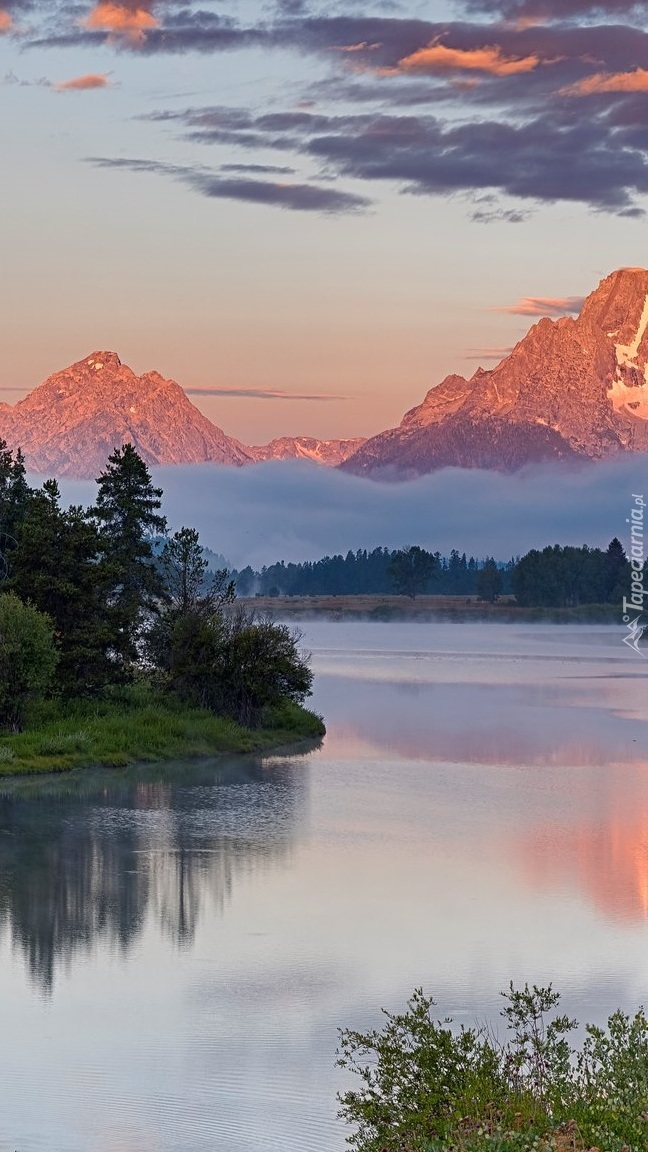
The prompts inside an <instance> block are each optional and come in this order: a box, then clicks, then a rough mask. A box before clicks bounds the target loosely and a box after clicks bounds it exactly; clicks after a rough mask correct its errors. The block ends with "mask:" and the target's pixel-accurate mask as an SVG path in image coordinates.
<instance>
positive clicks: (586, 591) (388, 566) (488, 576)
mask: <svg viewBox="0 0 648 1152" xmlns="http://www.w3.org/2000/svg"><path fill="white" fill-rule="evenodd" d="M230 576H231V579H232V580H233V582H234V583H235V585H236V589H237V592H238V594H239V595H241V596H254V595H260V596H355V595H363V596H368V595H389V594H393V593H397V594H401V595H407V596H411V597H414V596H416V595H423V594H432V595H438V596H476V597H478V598H479V599H481V600H486V601H491V602H493V601H496V600H498V599H499V597H500V596H502V595H514V596H515V598H516V601H517V603H518V604H519V605H520V606H521V607H525V608H534V607H540V608H576V607H578V606H579V605H583V604H612V603H619V604H620V603H621V602H622V600H623V596H624V595H625V594H627V593H628V590H629V588H630V586H631V583H632V576H631V571H630V564H629V562H628V559H627V557H626V555H625V552H624V550H623V546H622V545H621V543H620V541H619V540H617V539H616V538H615V539H614V540H612V542H611V543H610V545H609V547H608V548H607V550H605V551H604V550H602V549H600V548H590V547H588V546H587V545H583V546H582V547H580V548H576V547H571V546H567V547H561V546H560V545H558V544H555V545H553V546H550V547H547V548H544V549H543V550H542V551H538V550H537V549H533V550H532V551H530V552H528V553H527V554H526V555H525V556H523V557H522V558H521V559H512V560H509V561H507V562H506V563H502V562H496V561H495V560H494V559H493V558H492V557H486V558H485V559H476V558H475V557H474V556H471V557H469V558H467V557H466V554H465V552H464V553H463V554H460V553H459V552H458V551H456V550H453V551H452V552H451V553H450V556H449V557H443V556H441V555H440V553H439V552H434V553H432V552H427V551H425V549H423V548H419V547H416V546H414V547H409V548H401V549H393V550H390V549H388V548H375V549H374V550H373V551H371V552H368V551H366V550H360V551H357V552H347V554H346V556H342V555H337V556H325V557H324V558H323V559H322V560H316V561H307V562H306V563H303V564H286V563H284V561H283V560H282V561H280V562H279V563H277V564H272V565H271V566H270V567H267V568H262V569H261V571H260V572H255V571H254V570H253V569H252V568H249V567H248V568H244V569H243V570H242V571H240V572H239V571H236V570H234V571H232V572H231V573H230Z"/></svg>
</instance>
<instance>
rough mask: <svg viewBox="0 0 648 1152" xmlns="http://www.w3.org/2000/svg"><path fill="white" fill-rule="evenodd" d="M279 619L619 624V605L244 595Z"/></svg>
mask: <svg viewBox="0 0 648 1152" xmlns="http://www.w3.org/2000/svg"><path fill="white" fill-rule="evenodd" d="M237 603H239V604H244V605H245V606H246V607H247V608H250V609H256V610H257V611H258V612H260V613H261V614H263V615H269V616H273V617H274V618H275V619H276V620H309V619H310V620H313V619H323V620H377V621H382V620H386V621H389V620H418V621H421V622H424V621H432V622H434V621H451V622H456V623H458V624H462V623H469V622H470V621H483V620H485V621H494V622H497V623H500V624H534V623H543V624H619V623H620V618H621V611H620V606H617V605H615V604H581V605H579V606H578V607H577V608H520V607H518V605H517V604H516V603H515V600H514V598H513V597H512V596H502V597H501V599H500V600H498V601H497V602H496V603H494V604H488V603H486V602H485V601H482V600H478V599H477V598H476V597H475V596H417V597H416V599H415V600H411V599H410V598H409V597H408V596H274V597H273V596H256V597H254V598H253V599H248V600H239V601H237Z"/></svg>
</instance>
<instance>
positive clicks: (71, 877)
mask: <svg viewBox="0 0 648 1152" xmlns="http://www.w3.org/2000/svg"><path fill="white" fill-rule="evenodd" d="M305 640H306V643H307V644H308V645H309V647H310V648H311V649H312V650H313V653H314V657H313V659H314V667H315V671H316V698H315V706H316V707H317V708H318V709H319V710H320V711H322V712H323V713H324V715H325V717H326V720H327V724H328V728H329V735H328V737H327V739H326V741H325V743H324V746H323V747H322V748H321V749H319V750H317V751H315V752H311V753H308V754H305V753H304V754H300V755H296V756H291V757H272V758H270V759H264V760H254V759H250V760H237V761H218V762H214V763H211V764H208V765H202V766H200V767H198V768H197V767H196V766H192V767H189V768H187V767H182V766H174V767H171V768H163V769H161V770H159V771H153V770H151V769H147V770H146V771H139V772H133V773H113V774H101V775H95V774H85V775H82V776H80V777H76V778H74V779H70V780H66V781H60V782H56V783H53V784H52V785H51V786H47V787H44V786H43V784H42V782H41V783H39V784H38V786H35V785H34V784H32V783H29V782H25V783H22V782H21V783H20V784H18V785H6V784H5V785H3V786H2V787H1V788H0V1029H1V1035H2V1043H1V1044H0V1152H13V1150H14V1149H17V1150H18V1152H275V1150H276V1152H293V1150H294V1152H308V1150H311V1149H312V1150H313V1152H315V1150H316V1152H339V1150H341V1149H342V1148H343V1147H344V1135H345V1133H344V1131H343V1130H342V1129H341V1127H340V1126H339V1123H338V1121H336V1119H335V1112H336V1104H335V1093H336V1090H337V1089H338V1088H340V1087H341V1086H342V1084H343V1081H342V1078H341V1072H340V1070H339V1069H336V1068H335V1064H334V1059H335V1047H336V1039H337V1037H336V1029H337V1027H338V1026H339V1025H353V1026H359V1027H365V1026H369V1025H371V1024H373V1023H377V1022H378V1021H379V1018H380V1017H379V1009H380V1006H381V1005H385V1006H390V1007H399V1006H401V1005H402V1003H403V1002H404V1000H405V999H406V998H407V996H408V995H409V993H410V991H411V990H412V988H413V987H414V986H415V985H417V984H422V985H424V986H425V988H426V989H427V990H428V991H430V992H434V994H435V996H436V998H437V1001H438V1003H439V1009H440V1012H442V1013H443V1014H445V1013H446V1012H447V1013H450V1014H452V1015H453V1016H454V1017H455V1018H456V1019H458V1020H461V1021H472V1020H473V1019H475V1018H479V1019H481V1020H483V1019H484V1018H489V1019H496V1018H497V1013H498V1009H499V1005H498V995H497V993H498V990H499V989H500V988H503V987H505V986H506V985H507V984H508V981H509V979H510V978H513V979H514V980H517V981H523V980H524V979H529V980H536V981H539V980H543V981H544V980H549V979H552V980H554V982H555V984H556V985H557V986H558V987H559V988H560V989H562V990H563V994H564V1001H565V1005H566V1007H567V1008H568V1009H569V1010H570V1011H573V1012H574V1013H575V1014H577V1015H579V1016H580V1017H581V1018H583V1017H589V1018H590V1019H600V1018H602V1017H604V1016H605V1015H606V1013H607V1012H608V1011H611V1010H612V1009H613V1008H615V1007H617V1006H622V1007H626V1008H634V1007H636V1006H637V1005H638V1004H639V1003H640V1002H642V1001H643V1002H645V1003H648V930H647V924H648V698H647V695H646V686H647V678H646V677H647V673H648V660H644V659H642V658H641V657H639V656H637V655H636V654H634V653H632V652H630V651H629V650H628V649H626V648H624V646H623V645H622V643H621V635H620V632H619V630H618V629H612V628H610V629H607V628H600V627H599V628H593V627H592V628H590V627H578V628H576V627H575V628H566V627H553V628H552V627H539V626H538V627H526V628H524V627H518V626H514V625H511V626H497V625H481V626H468V625H439V624H433V625H423V626H421V625H399V624H333V623H315V624H312V625H307V627H306V637H305Z"/></svg>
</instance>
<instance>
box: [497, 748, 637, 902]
mask: <svg viewBox="0 0 648 1152" xmlns="http://www.w3.org/2000/svg"><path fill="white" fill-rule="evenodd" d="M644 770H645V771H646V773H647V775H648V764H647V765H645V766H644ZM519 855H520V859H521V861H522V864H523V867H524V869H525V874H526V876H527V878H528V880H529V882H530V884H531V886H532V888H535V889H536V890H537V889H541V890H543V891H548V892H560V891H562V892H564V891H565V890H566V889H568V888H570V887H571V888H577V889H578V890H580V892H581V893H583V894H584V895H585V896H586V897H588V898H589V899H590V900H591V901H592V903H593V904H594V906H595V907H596V908H597V910H598V911H599V913H601V914H602V915H603V916H604V917H605V918H606V919H608V920H611V921H617V922H621V923H626V924H632V923H634V922H639V921H645V920H648V802H647V801H644V807H643V811H640V812H638V813H637V812H636V813H634V814H633V815H632V816H628V815H625V816H624V815H620V814H618V813H615V812H614V811H612V812H610V813H609V814H608V817H607V820H606V821H605V822H602V823H598V824H593V823H583V824H582V825H580V826H578V825H577V826H575V827H574V826H572V827H570V826H566V825H560V824H557V825H554V826H553V827H551V826H549V827H544V828H542V829H541V830H540V831H539V832H537V833H536V834H535V835H534V836H531V837H529V838H528V839H527V840H525V841H524V843H523V844H521V845H520V851H519Z"/></svg>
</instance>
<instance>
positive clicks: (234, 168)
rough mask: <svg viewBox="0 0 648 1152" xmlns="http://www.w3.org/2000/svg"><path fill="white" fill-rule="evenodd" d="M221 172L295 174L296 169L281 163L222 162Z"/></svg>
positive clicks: (267, 174)
mask: <svg viewBox="0 0 648 1152" xmlns="http://www.w3.org/2000/svg"><path fill="white" fill-rule="evenodd" d="M219 171H220V172H247V173H251V174H255V175H263V174H265V175H266V176H269V175H275V176H294V174H295V169H294V168H289V167H287V166H285V165H284V166H282V165H279V164H221V165H220V168H219Z"/></svg>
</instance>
